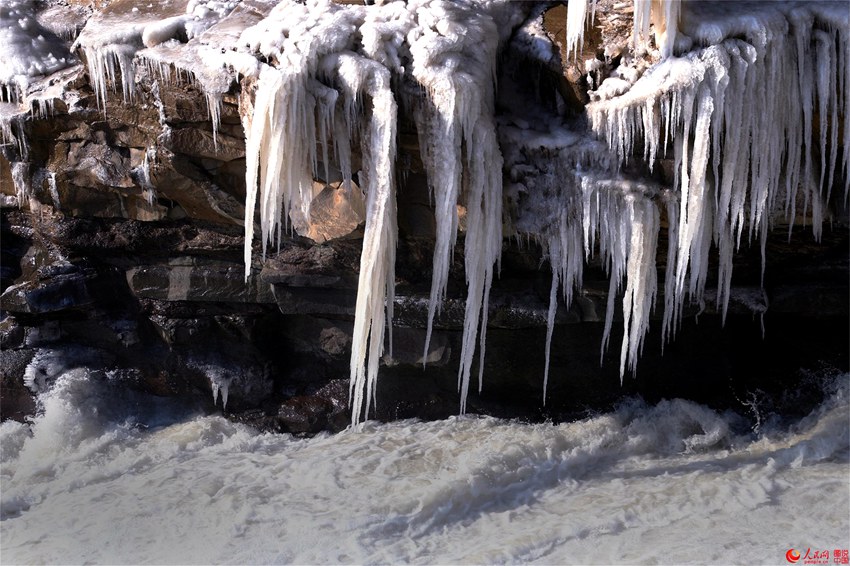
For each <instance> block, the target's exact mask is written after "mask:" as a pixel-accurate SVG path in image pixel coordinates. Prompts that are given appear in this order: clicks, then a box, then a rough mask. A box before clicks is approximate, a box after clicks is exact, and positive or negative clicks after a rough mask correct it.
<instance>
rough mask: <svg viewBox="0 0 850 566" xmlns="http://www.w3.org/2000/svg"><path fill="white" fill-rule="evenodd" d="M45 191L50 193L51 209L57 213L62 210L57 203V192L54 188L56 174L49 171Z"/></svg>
mask: <svg viewBox="0 0 850 566" xmlns="http://www.w3.org/2000/svg"><path fill="white" fill-rule="evenodd" d="M47 189H48V190H49V191H50V198H51V200H52V201H53V208H54V209H56V210H57V211H59V210H61V209H62V205H61V203H60V202H59V190H58V189H57V187H56V173H54V172H53V171H51V172H50V173H48V174H47Z"/></svg>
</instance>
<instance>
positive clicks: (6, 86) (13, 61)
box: [0, 0, 75, 102]
mask: <svg viewBox="0 0 850 566" xmlns="http://www.w3.org/2000/svg"><path fill="white" fill-rule="evenodd" d="M0 45H2V46H3V57H2V58H0V101H10V102H18V101H19V100H20V99H21V98H22V97H23V96H24V93H25V92H26V88H27V84H28V82H29V80H30V79H31V78H32V77H35V76H38V75H47V74H51V73H54V72H56V71H58V70H60V69H63V68H65V67H67V66H69V65H72V64H73V63H74V62H75V58H74V57H73V56H72V55H71V54H70V52H69V51H68V48H67V47H66V46H65V44H64V42H63V41H62V40H61V39H59V38H58V37H57V36H56V35H54V34H53V33H51V32H50V31H48V30H47V29H46V28H44V27H43V26H42V25H41V24H39V23H38V20H37V19H36V2H34V1H33V0H20V1H16V0H4V1H3V2H0Z"/></svg>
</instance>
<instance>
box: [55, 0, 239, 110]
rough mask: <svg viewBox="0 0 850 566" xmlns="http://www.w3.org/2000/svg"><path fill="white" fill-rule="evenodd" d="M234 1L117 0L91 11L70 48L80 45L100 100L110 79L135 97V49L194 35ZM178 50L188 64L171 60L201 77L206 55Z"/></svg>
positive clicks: (182, 40)
mask: <svg viewBox="0 0 850 566" xmlns="http://www.w3.org/2000/svg"><path fill="white" fill-rule="evenodd" d="M237 4H238V1H237V0H229V1H221V0H166V1H162V2H151V3H137V2H132V1H130V0H118V1H116V2H113V3H111V4H110V5H109V6H107V7H106V8H104V9H103V10H102V11H100V12H98V13H97V14H95V15H94V16H93V17H92V18H91V19H90V20H89V21H88V23H87V24H86V26H85V28H84V29H83V30H82V32H81V33H80V35H79V37H78V38H77V40H76V41H75V42H74V45H73V47H72V49H73V50H78V49H79V50H81V51H82V52H83V54H84V56H85V60H86V63H87V64H88V69H89V77H90V80H91V83H92V87H93V88H94V91H95V96H96V98H97V103H98V106H99V107H101V108H105V99H106V91H107V87H108V85H109V83H112V84H116V83H117V82H119V81H120V83H121V91H122V94H123V96H124V101H125V102H130V101H132V100H133V96H134V84H133V81H134V77H135V62H134V57H135V56H136V53H137V52H139V51H141V50H142V49H144V48H154V47H157V46H160V45H166V44H171V43H186V42H188V41H190V40H192V39H195V38H198V37H199V36H200V35H201V34H202V33H203V32H204V31H206V30H207V29H209V28H210V27H212V26H213V25H214V24H215V23H216V22H218V21H219V20H220V19H222V18H223V17H225V16H226V15H228V14H229V13H230V12H231V11H232V10H233V9H234V8H235V7H236V5H237ZM181 55H182V56H184V57H187V58H186V61H188V64H186V65H185V68H183V67H181V66H180V65H179V64H177V62H175V66H177V67H178V68H182V70H184V71H189V72H192V73H193V74H194V75H196V78H198V79H199V80H200V77H201V76H203V73H200V72H197V73H196V72H195V70H196V68H202V66H203V63H201V61H202V60H203V59H204V57H198V54H197V53H194V54H192V53H186V52H181ZM192 55H195V57H192ZM143 58H144V57H143ZM150 58H151V59H152V60H153V61H154V62H161V61H162V58H161V57H159V58H158V57H157V56H156V55H155V54H151V56H150ZM207 62H212V63H214V62H216V61H207ZM227 84H228V85H229V82H228V83H227ZM211 114H212V110H211Z"/></svg>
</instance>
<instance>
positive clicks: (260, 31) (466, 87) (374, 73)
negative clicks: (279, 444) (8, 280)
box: [0, 0, 850, 423]
mask: <svg viewBox="0 0 850 566" xmlns="http://www.w3.org/2000/svg"><path fill="white" fill-rule="evenodd" d="M597 4H598V3H597V1H596V0H570V1H569V2H568V8H567V23H566V30H565V31H566V45H565V46H564V47H565V51H566V52H567V55H569V56H570V57H575V56H576V54H577V53H580V52H581V44H582V43H583V35H584V31H585V28H586V26H587V24H588V22H591V21H593V18H594V14H595V12H596V11H597V10H598V9H600V7H599V6H598V5H597ZM633 13H634V28H633V32H632V42H631V45H630V51H628V52H626V53H624V54H623V56H622V58H621V60H620V68H619V69H616V70H614V72H613V74H612V75H611V76H610V77H609V78H607V79H606V80H603V81H602V82H601V84H598V85H595V86H596V87H597V88H596V89H595V90H593V91H591V92H590V93H589V95H590V99H591V102H590V103H589V104H587V105H586V107H585V115H584V117H583V118H584V119H586V126H585V125H584V124H583V122H582V120H577V121H576V120H574V121H566V120H564V119H562V117H561V116H558V115H556V114H554V113H553V111H552V110H547V109H546V107H545V105H544V104H541V103H540V102H539V101H536V100H527V99H526V100H519V99H516V98H511V97H507V98H503V99H500V98H499V95H500V93H501V92H502V85H499V84H497V76H498V74H499V73H498V68H499V57H500V54H501V53H502V52H503V50H504V49H505V46H506V45H509V43H510V41H511V38H512V33H513V31H514V30H515V29H517V28H518V27H519V26H520V25H521V24H523V20H524V19H525V18H526V17H528V16H529V14H531V17H534V18H539V17H540V11H539V10H538V11H535V10H532V9H530V8H529V6H528V4H527V3H524V2H512V1H510V0H454V1H451V0H408V1H406V2H405V1H401V0H395V1H386V2H382V3H378V5H371V6H365V5H341V4H336V3H334V2H331V1H330V0H308V1H307V2H299V1H295V0H284V1H281V2H277V3H275V2H265V1H259V0H258V1H256V2H253V3H250V5H249V3H247V2H239V1H237V0H228V1H225V0H176V1H173V2H170V3H166V2H154V3H150V4H144V5H142V4H138V5H135V4H133V3H129V2H115V3H113V4H111V5H110V6H109V7H108V8H106V9H104V10H103V11H101V12H99V13H98V14H97V15H96V16H94V17H93V18H91V19H90V20H89V22H88V23H87V25H86V27H85V28H84V29H83V30H82V32H81V33H80V35H79V37H78V38H77V39H76V41H75V43H74V48H73V49H72V50H71V51H67V50H63V48H62V46H61V42H54V41H53V37H52V36H51V35H50V34H49V33H48V32H46V31H44V30H42V29H41V28H40V26H39V24H38V22H37V21H36V20H35V16H34V12H33V3H32V2H27V1H23V0H20V1H19V0H10V1H8V2H5V3H3V4H2V6H0V23H2V22H6V23H7V25H6V26H5V28H4V29H3V30H0V38H5V39H6V40H7V44H8V45H10V46H11V47H10V48H9V49H10V50H9V51H8V52H9V53H11V55H12V56H11V57H8V58H6V59H4V60H3V61H2V62H0V99H2V104H5V105H10V104H14V105H19V106H20V109H22V110H21V112H34V113H35V112H43V111H44V108H45V107H46V106H45V104H49V103H50V101H49V100H45V101H38V100H36V99H35V98H33V99H32V100H29V99H28V98H27V93H28V92H29V90H28V89H29V85H30V84H31V83H32V82H33V81H35V80H36V79H37V77H38V76H39V75H45V74H49V73H53V72H56V71H58V70H60V69H63V68H64V67H67V66H69V65H73V64H74V55H73V54H72V53H76V54H78V55H79V56H80V57H81V58H82V59H84V60H85V63H86V65H87V68H88V74H89V82H90V84H91V87H92V90H93V92H94V99H95V101H96V105H97V106H98V107H99V108H100V109H102V110H103V111H106V107H107V99H108V97H109V95H110V94H111V93H112V92H115V91H120V92H121V94H122V97H123V99H124V100H125V101H131V100H133V99H134V97H135V96H136V88H137V85H136V81H137V73H139V72H144V73H147V75H148V76H149V77H150V78H151V79H152V80H153V81H159V82H163V83H166V82H168V81H173V80H185V79H188V80H190V81H192V82H193V83H194V84H195V85H196V86H198V88H200V89H201V90H202V91H203V94H204V95H205V98H206V100H207V107H208V112H209V115H210V120H211V123H212V135H213V139H214V140H215V139H216V135H217V134H218V132H219V127H220V124H219V121H220V117H221V105H222V101H223V98H224V96H225V95H228V93H232V92H233V91H234V90H236V89H235V87H234V85H235V83H237V82H239V83H240V89H239V92H240V94H239V97H240V100H239V106H240V109H241V113H242V125H243V128H244V131H245V137H246V153H245V159H246V184H247V196H246V206H245V210H246V213H245V214H246V215H245V248H244V261H245V276H246V278H247V277H249V276H250V275H251V273H252V272H254V271H255V267H254V264H253V259H252V255H253V245H254V240H255V229H256V228H255V225H257V226H259V230H258V232H259V235H258V236H259V237H258V239H259V240H260V248H261V249H262V253H263V256H264V257H265V256H266V255H267V253H268V251H269V247H274V246H275V245H277V244H279V243H280V241H281V238H282V237H283V235H284V233H285V232H286V231H288V230H298V229H300V228H301V227H302V226H303V225H304V224H305V223H306V222H307V221H308V220H309V218H310V203H311V200H312V198H313V192H312V191H313V184H314V181H315V179H317V178H322V175H323V169H324V168H327V167H328V166H329V163H333V164H334V165H335V166H338V168H339V170H340V171H341V173H342V181H343V183H342V184H343V189H344V190H347V191H351V190H359V189H357V187H355V184H354V183H353V181H354V179H355V178H356V180H357V185H358V186H359V187H360V188H362V189H363V190H364V192H365V196H366V206H367V211H366V224H365V232H364V238H363V249H362V255H361V262H360V272H359V281H358V290H357V302H356V308H355V312H356V314H355V322H354V336H353V341H352V354H351V362H350V372H351V390H350V398H351V404H352V419H353V422H354V423H357V422H359V421H361V420H362V419H364V418H368V416H369V414H370V409H372V408H373V407H374V403H375V394H376V384H377V378H378V372H379V365H380V361H381V358H382V356H383V351H384V348H385V345H388V346H389V348H391V347H392V336H391V332H392V319H393V304H394V295H395V254H396V242H397V239H398V228H397V218H396V177H397V175H396V170H395V169H396V163H395V156H396V138H397V128H398V120H399V113H400V112H402V111H403V112H406V113H409V114H410V116H408V117H411V118H413V120H414V122H415V124H416V129H417V133H418V135H419V148H420V153H421V157H422V163H423V165H424V169H425V173H426V175H427V179H428V184H429V189H430V192H431V196H432V201H433V206H434V213H435V223H436V235H435V249H434V255H433V272H432V277H431V288H430V295H429V302H428V313H427V329H426V339H425V344H424V347H425V351H426V352H427V351H428V347H429V346H428V342H429V341H430V339H431V335H432V329H433V325H434V321H435V318H436V317H437V316H438V315H439V314H440V310H441V307H442V304H443V301H444V300H445V298H446V295H447V285H448V281H449V275H450V274H449V271H450V266H451V264H452V258H453V255H454V249H455V246H456V244H457V242H458V240H459V238H458V236H459V234H461V233H463V237H462V241H463V245H464V251H465V254H464V261H465V264H464V267H465V280H466V287H467V289H466V292H467V300H466V305H465V313H464V323H463V333H462V351H461V354H460V363H459V368H458V389H459V391H460V411H461V412H464V411H465V410H466V403H467V393H468V390H469V386H470V381H471V380H472V373H473V370H474V360H475V352H476V350H478V351H479V355H478V360H479V362H478V386H479V389H480V388H481V386H482V377H483V376H482V372H483V367H484V365H483V357H484V350H485V342H486V329H487V325H488V320H487V317H488V302H489V295H490V291H491V286H492V284H493V280H494V277H495V276H497V274H498V269H499V262H500V256H501V249H502V241H503V237H504V236H510V235H512V234H509V233H503V220H504V219H503V216H505V215H504V214H503V209H502V207H503V197H504V194H505V192H515V193H516V194H522V195H523V198H522V199H521V203H520V206H519V207H518V210H517V211H516V212H517V218H514V219H511V223H510V225H511V226H512V227H513V228H514V229H515V230H516V231H517V232H518V233H520V234H523V235H527V236H529V237H530V238H531V239H533V240H535V241H537V242H538V243H539V244H540V245H541V246H542V248H543V249H544V251H545V253H546V254H547V256H548V259H549V263H550V264H551V268H552V284H551V288H550V297H549V307H548V311H547V314H546V319H547V327H548V328H547V338H546V344H545V347H544V348H543V349H542V350H543V351H542V352H541V355H543V356H545V358H546V371H545V374H544V376H543V382H544V401H545V395H546V393H545V388H546V386H547V384H548V381H549V378H550V376H549V370H548V366H549V358H550V354H551V339H552V335H553V332H554V327H555V320H556V314H557V311H558V306H559V304H564V303H565V304H567V305H569V304H570V302H571V301H572V299H573V296H574V295H575V294H576V293H577V292H580V290H581V287H582V277H583V270H584V266H585V262H586V261H587V260H589V259H591V258H595V259H596V260H597V261H599V262H601V265H602V266H603V267H604V269H605V270H606V271H607V273H608V275H609V277H610V288H609V289H610V291H609V295H608V305H607V312H606V315H605V323H604V337H603V340H602V349H603V351H604V350H605V349H606V348H607V346H608V342H609V338H610V335H611V333H612V332H613V331H614V322H615V309H616V308H617V305H618V304H619V303H618V301H619V298H622V303H621V309H622V311H621V312H622V319H623V338H622V342H621V347H620V374H621V378H622V376H623V375H624V374H625V373H626V371H627V370H629V371H634V370H635V368H636V364H637V360H638V357H639V355H640V351H641V348H642V344H643V340H644V338H645V336H646V335H647V332H648V330H649V324H650V314H651V312H652V311H653V309H654V308H655V304H656V300H657V299H659V294H660V295H661V296H662V297H663V301H661V300H659V301H658V302H659V303H660V304H661V306H662V307H663V318H662V320H663V322H662V324H661V327H662V328H661V333H662V336H663V337H664V340H668V339H670V338H671V337H672V336H673V334H674V333H675V332H676V329H677V328H678V327H679V326H680V324H681V321H682V317H683V312H684V309H685V306H686V304H687V303H688V302H693V303H701V302H703V301H704V300H705V296H706V285H707V281H708V280H709V279H710V275H709V269H710V266H711V262H710V261H709V259H710V254H711V251H712V247H716V248H717V255H718V261H717V268H716V269H717V280H718V283H717V287H718V291H717V301H718V303H719V305H720V309H721V312H722V314H723V316H724V317H725V316H726V313H727V310H728V305H729V300H730V295H731V277H732V259H733V256H734V253H735V251H736V250H737V249H738V248H739V247H740V246H741V244H742V242H744V243H746V242H750V241H756V242H758V244H759V245H760V246H761V249H762V255H764V250H765V242H766V237H767V233H768V230H769V228H770V225H771V223H772V222H773V219H774V217H775V216H776V211H777V209H780V213H781V211H784V214H785V217H786V219H788V220H789V221H791V222H790V223H793V221H794V219H795V218H796V217H797V215H798V213H800V212H802V215H803V216H804V217H806V216H808V215H809V214H811V219H812V223H813V226H812V229H813V231H814V234H815V236H816V237H819V235H820V234H821V231H822V225H823V223H824V221H825V219H826V216H827V214H828V203H829V202H830V199H833V200H835V199H834V198H833V197H838V198H839V199H840V198H843V201H844V202H845V203H846V202H847V198H848V193H850V128H848V127H847V126H846V125H844V126H842V124H846V116H847V111H848V107H850V37H848V35H850V9H848V4H847V2H841V1H839V2H830V1H818V2H815V1H812V2H799V1H790V0H789V1H776V2H758V3H753V2H737V3H733V2H713V1H704V2H681V1H680V0H634V2H633ZM534 37H535V41H538V42H539V41H545V34H543V33H537V35H535V36H534ZM544 51H545V50H544ZM584 63H587V62H584ZM594 64H595V63H594V61H590V64H589V66H590V67H593V65H594ZM596 65H597V66H598V62H597V63H596ZM585 66H588V65H585ZM16 108H18V107H17V106H16ZM15 112H18V110H16V111H15ZM19 113H20V112H19ZM13 114H15V113H14V112H11V111H8V110H7V109H6V108H5V107H4V108H0V142H2V143H12V140H13V139H16V140H17V143H18V144H19V146H20V148H21V153H23V152H24V150H25V144H23V143H22V142H21V136H19V135H17V134H16V130H15V128H16V126H15V122H14V121H13V118H12V117H10V116H12V115H13ZM15 115H17V114H15ZM163 128H167V126H163ZM166 133H167V132H163V135H165V134H166ZM147 160H148V156H147V155H145V162H144V164H143V166H142V169H141V170H140V173H143V174H144V175H143V179H144V181H145V183H147V184H150V179H149V176H148V173H147V167H148V165H147V163H148V161H147ZM661 160H665V161H667V162H671V163H672V171H673V173H672V174H673V177H674V181H673V183H672V186H660V185H658V184H654V183H652V182H648V181H646V179H645V178H640V175H636V174H634V170H635V167H634V166H635V165H636V164H637V165H640V166H642V167H644V168H645V169H646V170H648V171H649V172H652V171H653V169H654V168H656V167H659V163H660V162H661ZM355 167H359V170H355ZM12 174H13V177H14V180H15V184H16V187H18V189H19V195H18V197H19V198H18V200H19V201H21V200H23V199H24V198H26V196H27V194H26V192H27V188H26V187H27V176H28V175H30V171H29V170H28V169H27V167H26V165H25V164H24V163H22V162H16V163H15V164H14V167H13V169H12ZM324 176H325V177H327V174H326V173H324ZM644 177H647V176H646V175H644ZM47 179H48V183H49V182H50V180H49V179H50V178H47ZM841 185H843V191H841ZM145 189H146V190H148V189H149V190H150V193H149V194H150V195H154V194H155V193H154V192H153V190H154V188H153V187H148V186H146V187H145ZM54 192H55V191H54ZM834 193H838V194H834ZM55 198H56V201H57V202H58V193H57V195H56V197H55ZM458 205H461V206H463V207H464V208H465V210H466V219H465V226H464V227H461V222H460V219H459V217H458ZM255 214H256V215H257V216H258V219H259V223H258V224H257V223H255V221H254V220H255ZM662 226H663V227H664V228H663V229H664V230H666V234H667V240H668V249H667V253H666V254H664V255H666V257H667V268H666V270H665V277H664V281H663V283H659V281H658V273H657V270H656V263H657V261H656V260H657V258H656V250H657V247H658V242H659V233H660V232H661V231H662ZM387 333H389V334H390V335H389V337H385V334H387ZM387 338H388V339H387ZM426 357H427V356H426ZM224 391H226V389H225V390H223V391H222V393H224Z"/></svg>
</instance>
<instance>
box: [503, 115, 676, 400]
mask: <svg viewBox="0 0 850 566" xmlns="http://www.w3.org/2000/svg"><path fill="white" fill-rule="evenodd" d="M519 123H520V124H521V125H519V126H518V125H517V124H516V123H512V122H511V121H510V120H508V121H506V123H503V124H502V126H501V128H500V134H501V138H502V140H503V141H504V142H505V146H506V147H507V148H509V150H508V151H507V153H506V155H505V162H506V169H507V172H508V177H509V183H510V184H509V190H510V191H511V192H513V193H516V192H517V191H519V192H520V193H525V195H526V197H525V198H520V199H519V200H520V202H519V205H518V210H517V224H516V229H517V231H518V232H519V233H523V234H528V235H530V236H532V237H533V238H534V239H535V240H537V241H538V242H539V243H540V244H541V245H542V246H543V247H544V248H545V250H546V251H547V252H548V256H549V262H550V264H551V266H552V286H551V289H550V294H549V309H548V313H547V332H546V344H545V357H546V363H545V371H544V377H543V402H544V403H545V402H546V390H547V387H548V381H549V360H550V353H551V343H552V334H553V330H554V326H555V316H556V314H557V310H558V304H559V296H560V299H561V300H563V302H564V304H566V305H567V306H569V305H570V304H571V303H572V300H573V294H574V292H575V290H576V289H580V288H581V285H582V276H583V270H584V263H585V261H589V260H591V259H592V258H594V257H598V258H599V259H600V260H601V262H602V264H603V266H604V267H605V269H606V271H607V273H608V276H609V286H610V288H609V290H608V305H607V310H606V315H605V327H604V332H603V338H602V345H601V352H602V353H603V354H604V352H605V351H606V349H607V347H608V343H609V339H610V335H611V330H612V327H613V321H614V311H615V299H616V298H617V297H618V296H619V292H620V288H621V285H622V282H623V280H624V279H625V281H626V287H625V290H624V292H623V301H622V314H623V321H624V323H623V324H624V328H623V341H622V346H621V349H620V375H621V377H622V376H623V374H624V373H625V370H626V368H628V369H629V370H632V371H633V370H634V368H635V366H636V364H637V360H638V357H639V354H640V351H641V348H642V344H643V339H644V337H645V336H646V333H647V330H648V328H649V315H650V313H651V311H652V309H653V308H654V306H655V299H656V294H657V273H656V248H657V245H658V233H659V229H660V212H659V207H660V206H665V207H666V209H667V214H668V218H671V219H674V218H675V217H676V212H677V211H676V208H675V206H676V204H677V202H676V199H675V197H673V195H672V194H671V192H670V191H669V190H666V189H662V188H661V187H659V186H656V185H653V184H649V183H645V182H640V181H636V180H633V179H629V178H626V177H624V176H622V175H620V174H619V173H618V172H617V165H618V164H617V162H616V159H614V158H613V156H612V155H611V154H610V153H609V152H608V151H607V148H605V147H604V145H603V144H602V143H600V142H598V141H596V140H593V139H592V138H589V137H587V136H584V135H581V134H578V133H575V132H572V131H569V130H567V129H564V128H563V127H561V126H557V125H552V124H548V125H544V124H537V125H535V126H532V127H529V126H528V124H527V122H526V121H525V120H522V121H519ZM547 129H548V130H549V132H548V133H546V134H544V135H541V134H540V133H539V132H540V131H541V130H543V131H545V130H547ZM535 134H536V135H535ZM670 236H671V241H675V239H676V235H675V225H674V226H672V227H671V231H670ZM666 285H667V287H668V288H669V286H670V285H671V282H670V272H668V281H667V283H666ZM559 291H560V295H559Z"/></svg>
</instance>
